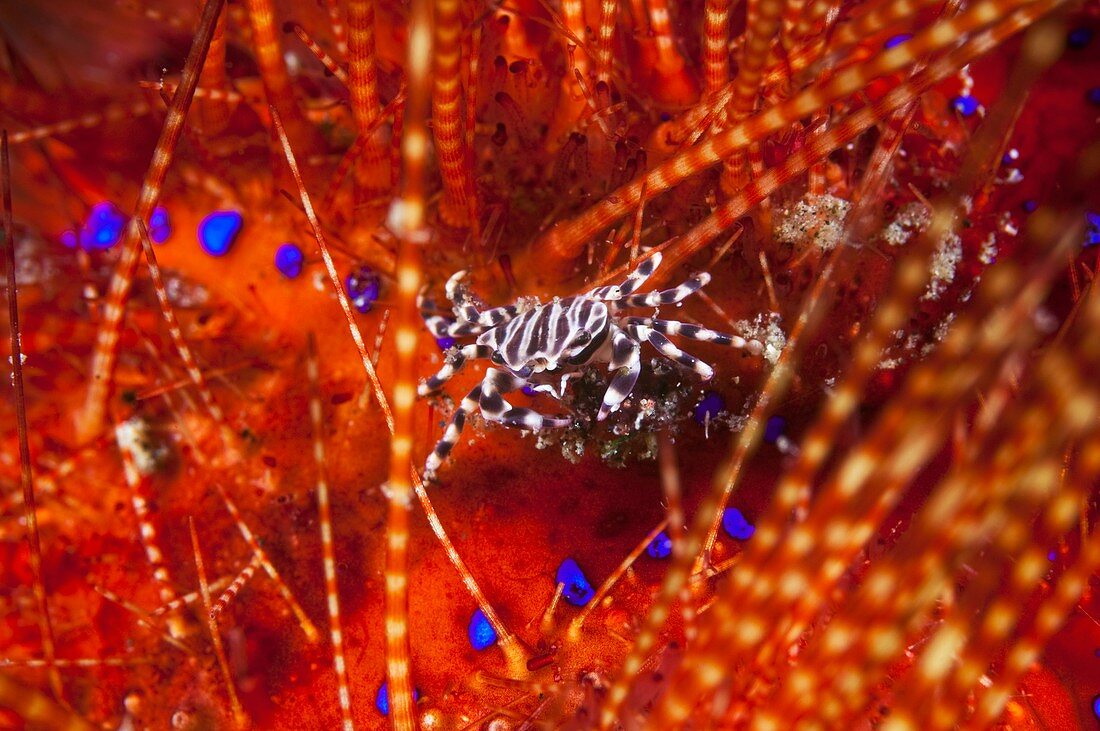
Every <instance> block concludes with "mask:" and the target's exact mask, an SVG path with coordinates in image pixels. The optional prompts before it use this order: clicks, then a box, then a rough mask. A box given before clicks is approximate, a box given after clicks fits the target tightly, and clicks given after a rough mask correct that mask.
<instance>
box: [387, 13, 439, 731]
mask: <svg viewBox="0 0 1100 731" xmlns="http://www.w3.org/2000/svg"><path fill="white" fill-rule="evenodd" d="M431 15H432V6H431V0H413V2H412V8H411V12H410V16H409V52H408V58H407V61H406V66H405V69H406V71H405V73H406V76H407V78H408V83H409V99H408V102H407V103H406V105H405V119H404V128H403V130H402V134H401V168H402V169H401V185H400V193H399V195H398V197H397V198H395V199H394V201H393V203H392V204H391V205H390V211H389V216H388V221H387V223H388V225H389V227H390V229H391V230H392V231H393V232H394V233H395V234H396V235H397V238H398V241H399V244H398V254H397V307H396V310H395V313H394V321H395V325H394V327H395V345H396V348H395V349H396V351H397V355H396V358H395V361H396V363H395V370H396V372H397V380H396V382H395V383H394V386H393V405H394V411H393V437H392V439H391V440H390V468H389V479H388V482H387V486H388V489H389V511H388V514H387V518H386V564H385V574H386V597H385V619H386V678H387V680H388V682H389V695H390V718H391V719H393V725H394V728H396V729H399V730H400V731H405V729H415V728H416V725H417V720H416V714H415V713H414V709H413V697H412V678H411V677H410V673H409V625H408V613H409V612H408V610H409V607H408V602H409V593H408V588H409V586H408V581H409V580H408V561H409V555H408V546H409V510H410V508H411V506H412V497H413V486H412V481H411V480H410V474H409V470H410V466H411V464H412V445H413V439H412V437H413V409H414V407H415V405H416V345H417V341H418V339H419V335H420V327H419V321H418V320H419V317H418V312H417V306H416V299H417V294H418V293H419V292H420V281H421V276H422V272H421V264H420V261H421V256H422V253H421V249H422V248H423V247H424V245H425V244H426V243H427V242H428V239H429V236H430V233H429V231H428V230H427V228H426V227H425V214H424V213H425V212H424V208H425V186H426V180H425V169H426V167H427V162H428V160H427V156H428V130H427V119H428V112H429V108H430V101H429V98H428V97H429V95H430V92H431V82H430V79H429V76H430V74H431V58H432V17H431Z"/></svg>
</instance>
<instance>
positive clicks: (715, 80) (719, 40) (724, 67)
mask: <svg viewBox="0 0 1100 731" xmlns="http://www.w3.org/2000/svg"><path fill="white" fill-rule="evenodd" d="M732 6H733V0H706V2H705V3H704V5H703V81H704V84H705V89H706V92H707V93H708V94H714V93H716V92H717V91H719V90H720V89H721V88H722V87H724V86H725V85H726V84H727V83H728V82H729V78H730V50H729V41H730V8H731V7H732Z"/></svg>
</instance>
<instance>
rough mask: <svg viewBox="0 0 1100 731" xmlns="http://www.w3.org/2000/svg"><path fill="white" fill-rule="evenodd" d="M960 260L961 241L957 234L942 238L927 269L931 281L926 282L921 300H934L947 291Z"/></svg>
mask: <svg viewBox="0 0 1100 731" xmlns="http://www.w3.org/2000/svg"><path fill="white" fill-rule="evenodd" d="M961 260H962V239H960V238H959V236H958V234H954V233H950V234H947V235H946V236H944V237H943V239H942V240H941V241H940V245H939V246H938V247H936V251H935V253H934V254H932V263H931V266H930V267H929V271H930V273H931V277H932V278H931V281H929V282H928V290H927V291H926V292H925V293H924V295H923V296H922V297H921V299H925V300H934V299H939V298H940V296H941V295H942V294H943V293H944V292H945V291H946V290H947V285H949V284H950V283H951V282H952V281H954V279H955V270H956V269H957V268H958V266H959V262H960V261H961Z"/></svg>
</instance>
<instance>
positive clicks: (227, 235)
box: [199, 211, 244, 256]
mask: <svg viewBox="0 0 1100 731" xmlns="http://www.w3.org/2000/svg"><path fill="white" fill-rule="evenodd" d="M243 225H244V217H243V216H241V214H240V213H238V212H237V211H214V212H213V213H210V214H208V215H207V216H206V218H204V219H202V223H200V224H199V245H200V246H202V250H203V251H205V252H206V253H207V254H209V255H210V256H225V255H226V254H227V253H228V252H229V249H230V247H232V246H233V242H234V241H236V240H237V234H239V233H240V232H241V226H243Z"/></svg>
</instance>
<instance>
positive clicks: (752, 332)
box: [734, 312, 787, 365]
mask: <svg viewBox="0 0 1100 731" xmlns="http://www.w3.org/2000/svg"><path fill="white" fill-rule="evenodd" d="M781 319H782V317H781V316H780V315H779V313H777V312H771V313H766V314H765V313H761V314H759V315H757V316H756V319H754V320H753V321H752V322H750V321H748V320H740V321H738V322H735V323H734V326H735V327H736V328H737V330H738V332H740V333H741V336H742V337H744V338H746V339H749V340H759V341H760V342H761V343H763V344H764V352H763V356H764V360H766V361H768V362H769V363H771V364H772V365H775V364H776V362H777V361H778V360H779V355H780V353H782V352H783V348H784V346H786V345H787V334H786V333H785V332H783V329H782V328H781V327H779V322H780V320H781Z"/></svg>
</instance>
